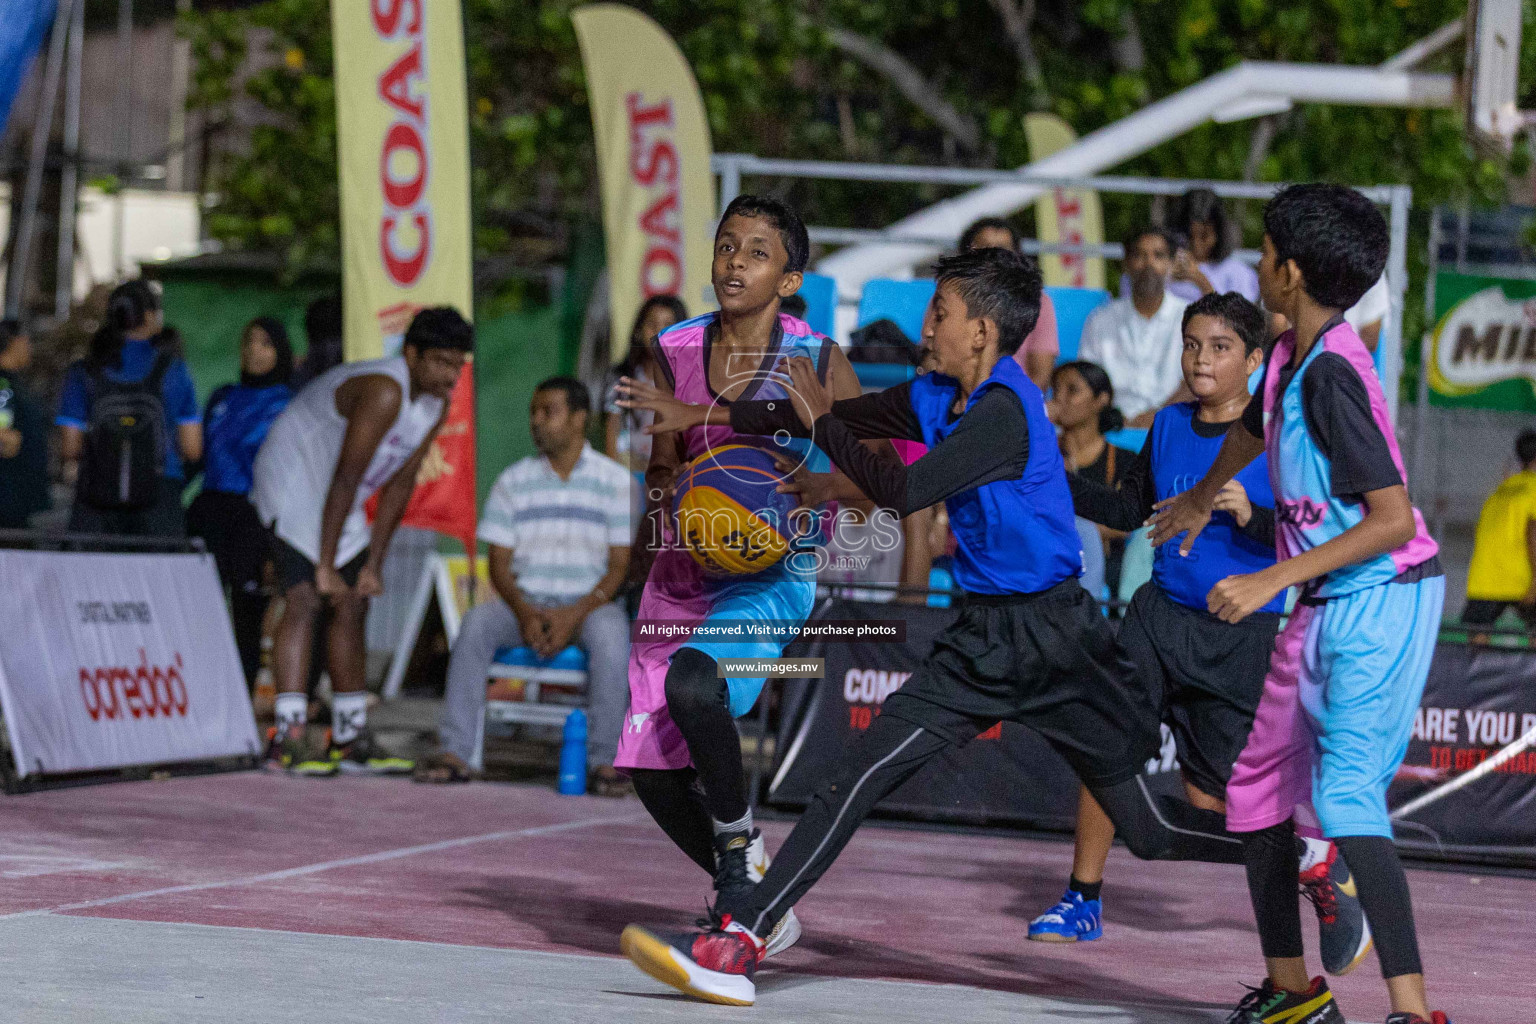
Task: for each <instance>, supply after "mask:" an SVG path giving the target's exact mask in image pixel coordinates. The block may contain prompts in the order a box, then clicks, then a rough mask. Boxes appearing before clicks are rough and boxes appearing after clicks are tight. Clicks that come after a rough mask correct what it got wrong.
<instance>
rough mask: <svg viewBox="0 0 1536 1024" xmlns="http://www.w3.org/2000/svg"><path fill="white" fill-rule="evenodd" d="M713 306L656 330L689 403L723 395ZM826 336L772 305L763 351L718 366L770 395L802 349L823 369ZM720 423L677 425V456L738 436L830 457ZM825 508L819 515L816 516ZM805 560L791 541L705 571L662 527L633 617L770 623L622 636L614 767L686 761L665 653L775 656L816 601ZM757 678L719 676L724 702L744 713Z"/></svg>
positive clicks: (784, 385) (668, 371)
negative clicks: (733, 572) (714, 370)
mask: <svg viewBox="0 0 1536 1024" xmlns="http://www.w3.org/2000/svg"><path fill="white" fill-rule="evenodd" d="M718 323H719V315H718V314H715V313H708V314H706V315H704V316H699V317H694V318H693V319H691V320H684V321H683V322H682V323H679V324H675V325H674V326H672V327H670V328H668V329H667V330H666V331H663V332H662V333H661V334H660V335H659V336H658V337H657V339H656V346H655V349H656V355H657V362H658V364H659V365H660V366H661V371H662V373H663V374H664V375H665V376H666V378H667V381H668V383H670V384H671V385H672V393H673V394H674V395H676V396H677V397H678V398H679V399H681V400H682V401H684V402H688V403H690V404H694V405H716V404H721V405H729V402H728V401H727V400H725V399H722V398H720V396H719V395H718V394H717V393H716V391H715V389H714V387H713V386H711V384H710V380H709V364H710V359H711V355H712V348H713V343H714V338H715V334H716V331H717V330H718ZM834 344H835V343H834V342H832V341H831V340H829V339H827V338H825V337H823V336H821V335H819V334H817V333H815V332H814V331H812V330H811V329H810V328H809V327H807V326H806V325H805V323H804V322H803V321H800V320H797V319H795V318H794V317H792V316H787V315H780V317H779V322H778V324H777V325H776V327H775V329H774V332H773V340H772V343H771V344H770V346H769V349H768V352H767V353H766V354H765V355H760V356H753V357H750V359H749V360H748V361H747V362H745V363H744V364H743V365H742V366H739V367H738V366H726V367H725V371H726V377H727V379H728V380H729V382H730V383H731V384H735V383H736V382H737V381H745V384H746V386H745V387H744V388H743V389H742V391H741V393H740V394H739V395H738V396H737V400H738V401H752V400H756V401H774V400H776V399H787V398H788V396H789V390H788V386H789V377H788V375H787V374H786V373H784V372H782V371H780V370H779V369H778V368H777V366H778V363H779V362H780V360H783V359H787V358H789V357H790V356H805V357H807V358H809V359H811V360H813V361H814V362H815V364H816V368H817V372H818V374H819V375H820V376H821V378H822V379H823V380H825V379H826V369H827V360H828V359H829V358H830V356H831V347H832V346H833V345H834ZM720 420H721V422H720V423H718V424H717V423H710V424H709V425H707V426H703V427H693V428H690V429H689V430H687V431H685V432H684V434H683V440H684V445H685V457H686V458H688V459H693V458H696V457H697V456H699V455H702V454H703V453H704V452H706V451H709V450H710V449H711V448H718V447H720V446H721V445H726V444H736V443H747V444H754V445H758V446H761V447H764V448H768V449H769V450H774V449H777V450H779V451H783V452H793V453H794V454H795V455H796V457H798V458H799V459H801V460H803V461H804V463H805V466H806V468H807V469H809V470H810V471H811V472H816V473H824V472H827V470H828V469H829V468H830V466H831V463H830V461H829V460H828V459H827V456H826V454H825V453H824V452H822V451H821V449H819V448H817V447H816V446H815V445H813V444H811V443H810V441H808V440H806V439H804V438H794V437H788V436H781V437H775V438H764V437H759V436H756V435H742V434H738V433H737V432H736V431H734V430H732V429H731V427H730V425H729V417H728V416H724V415H722V416H721V417H720ZM825 519H826V516H823V517H822V520H823V522H824V521H825ZM820 542H821V537H820V536H819V535H811V536H804V537H801V538H798V540H797V546H801V547H809V546H812V545H815V544H818V543H820ZM814 569H815V566H814V560H812V559H810V558H804V559H802V558H797V557H796V554H795V552H794V551H793V550H792V551H791V552H790V554H788V555H786V556H785V557H784V558H783V559H782V560H780V561H779V563H778V564H776V565H773V566H770V567H769V568H767V569H765V570H763V571H762V572H759V573H753V574H751V575H745V576H730V577H718V576H709V575H707V574H706V573H705V572H704V570H703V569H702V568H700V566H699V564H698V563H697V562H695V561H694V560H693V558H692V556H690V555H689V554H688V552H687V551H685V550H684V549H683V548H681V547H680V546H677V545H675V544H674V543H672V538H671V536H670V534H669V535H668V537H667V543H666V544H665V545H664V547H663V550H661V551H660V552H659V553H658V554H657V556H656V560H655V562H654V563H653V564H652V566H651V571H650V575H649V576H647V577H646V581H645V589H644V591H643V592H642V593H641V596H640V609H639V615H638V616H637V626H641V627H643V626H644V625H645V624H646V623H647V622H667V623H691V624H693V625H691V626H689V627H688V628H690V629H695V630H696V629H698V627H699V626H703V625H706V624H714V625H719V624H722V623H726V622H732V623H740V622H751V623H754V624H760V625H769V626H771V627H774V628H772V629H770V630H768V631H754V632H752V633H751V635H750V636H748V637H745V638H743V639H728V640H719V639H713V638H711V637H709V636H705V635H703V634H702V632H695V633H692V634H688V635H684V636H673V637H669V638H668V639H665V640H643V639H640V638H639V637H637V638H636V639H635V640H634V642H632V643H631V645H630V655H629V713H628V715H627V716H626V718H625V722H624V730H623V733H622V734H621V735H620V738H619V752H618V756H617V758H615V760H614V765H615V766H616V767H618V768H683V767H686V766H688V765H689V764H690V763H691V758H690V756H689V753H688V744H687V743H686V742H685V741H684V739H683V736H682V733H681V732H679V731H678V728H677V725H676V724H675V723H674V722H673V721H672V718H671V715H670V714H669V713H668V711H667V702H666V676H667V669H668V668H669V667H670V666H671V663H672V655H674V654H675V653H677V651H678V649H679V648H682V647H691V648H694V649H695V650H698V651H701V652H703V653H704V654H707V655H709V656H710V657H711V658H715V659H716V660H719V659H720V658H777V657H778V656H779V655H780V654H782V653H783V650H784V646H785V644H787V643H788V642H789V641H790V640H791V639H792V638H793V635H794V632H795V631H796V630H798V629H799V627H800V626H801V625H802V624H803V623H804V622H805V620H806V619H807V618H808V617H809V616H810V613H811V610H812V608H813V607H814V605H815V602H816V576H815V571H814ZM766 681H767V680H766V678H761V679H742V678H732V679H728V680H726V681H725V682H726V686H727V691H728V694H729V698H730V709H731V713H732V714H734V715H738V716H740V715H744V714H746V713H747V712H748V711H749V710H751V708H752V705H753V704H754V703H756V701H757V697H758V694H759V693H761V692H762V688H763V684H764V683H765V682H766Z"/></svg>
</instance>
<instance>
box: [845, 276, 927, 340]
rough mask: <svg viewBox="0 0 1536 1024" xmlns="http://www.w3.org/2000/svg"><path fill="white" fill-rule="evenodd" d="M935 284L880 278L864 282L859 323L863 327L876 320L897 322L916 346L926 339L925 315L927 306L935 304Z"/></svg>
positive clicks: (924, 281) (924, 280) (860, 300)
mask: <svg viewBox="0 0 1536 1024" xmlns="http://www.w3.org/2000/svg"><path fill="white" fill-rule="evenodd" d="M933 291H934V283H933V280H932V279H931V278H924V279H922V280H917V281H891V280H888V279H886V278H881V277H877V278H875V279H874V280H872V281H866V282H865V283H864V294H863V295H861V296H859V323H858V326H860V327H863V326H865V325H867V324H872V323H874V322H875V321H876V320H891V321H894V322H895V324H896V326H897V327H900V328H901V330H902V333H903V334H905V335H906V336H907V337H908V338H910V339H911V340H912V342H913V344H921V343H922V339H923V315H924V314H925V313H927V312H928V303H929V302H931V301H933Z"/></svg>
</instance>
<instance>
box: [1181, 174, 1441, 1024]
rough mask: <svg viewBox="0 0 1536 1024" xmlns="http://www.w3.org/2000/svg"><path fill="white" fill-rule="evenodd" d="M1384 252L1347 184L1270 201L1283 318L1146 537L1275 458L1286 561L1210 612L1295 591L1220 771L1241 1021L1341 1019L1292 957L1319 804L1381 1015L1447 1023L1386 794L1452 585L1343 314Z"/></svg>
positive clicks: (1401, 1022)
mask: <svg viewBox="0 0 1536 1024" xmlns="http://www.w3.org/2000/svg"><path fill="white" fill-rule="evenodd" d="M1386 259H1387V225H1386V221H1385V220H1384V219H1383V218H1382V216H1381V213H1380V212H1379V211H1378V210H1377V209H1376V207H1375V206H1373V205H1372V204H1371V202H1370V201H1369V200H1367V199H1366V198H1365V197H1364V196H1362V195H1360V193H1358V192H1355V191H1354V190H1353V189H1348V188H1345V187H1343V186H1340V185H1298V186H1293V187H1291V188H1288V189H1285V190H1284V191H1282V192H1281V193H1280V194H1279V195H1277V196H1276V197H1275V198H1274V199H1272V200H1271V201H1270V203H1269V205H1268V206H1266V207H1265V209H1264V248H1263V258H1262V259H1261V260H1260V262H1259V289H1260V291H1261V292H1262V293H1263V296H1264V304H1265V305H1266V306H1267V307H1268V308H1269V309H1270V310H1271V311H1273V312H1275V313H1279V314H1280V315H1282V316H1284V317H1285V318H1286V319H1288V320H1289V321H1290V323H1291V325H1292V328H1291V330H1289V331H1287V332H1286V333H1284V334H1282V335H1281V336H1280V337H1279V338H1278V339H1276V341H1275V347H1274V349H1273V351H1271V353H1270V356H1269V361H1268V366H1267V367H1266V369H1265V374H1264V386H1263V389H1262V391H1261V392H1260V393H1259V394H1258V395H1255V396H1254V398H1253V400H1252V401H1251V402H1250V403H1249V405H1248V409H1247V411H1246V412H1245V413H1244V415H1243V417H1242V419H1241V420H1239V421H1238V422H1237V423H1235V424H1233V425H1232V428H1231V429H1230V430H1229V431H1228V432H1227V436H1226V440H1225V441H1224V443H1223V445H1222V449H1221V453H1220V454H1219V455H1218V456H1217V457H1216V461H1215V463H1214V464H1213V465H1212V466H1211V468H1210V470H1209V471H1208V472H1207V473H1206V474H1205V477H1204V479H1202V480H1201V481H1200V482H1199V483H1198V484H1196V485H1195V486H1194V487H1192V488H1190V489H1189V490H1187V491H1184V492H1183V493H1182V494H1179V495H1178V496H1177V497H1174V498H1171V499H1168V500H1166V501H1163V502H1160V503H1159V506H1158V508H1159V512H1158V516H1157V519H1156V520H1155V525H1154V527H1153V535H1152V541H1153V543H1154V544H1161V543H1164V542H1167V541H1170V540H1172V539H1174V538H1175V537H1177V536H1179V535H1180V534H1184V535H1185V539H1184V542H1183V544H1182V545H1181V546H1180V550H1181V552H1182V553H1185V554H1187V553H1188V552H1189V551H1190V550H1191V549H1192V547H1193V546H1194V544H1195V543H1196V540H1197V538H1199V536H1200V534H1201V531H1203V530H1204V529H1205V528H1206V526H1207V524H1208V523H1209V522H1210V518H1211V510H1212V509H1213V507H1214V506H1215V503H1216V496H1217V494H1218V493H1219V492H1220V490H1221V487H1222V485H1223V484H1225V483H1226V482H1227V481H1228V480H1230V479H1231V478H1232V477H1233V475H1234V474H1236V473H1237V472H1238V471H1239V470H1240V469H1241V468H1242V467H1243V466H1245V465H1247V464H1248V463H1249V462H1250V461H1251V460H1252V459H1254V458H1255V457H1256V456H1258V455H1260V454H1261V453H1264V452H1268V455H1269V474H1270V482H1271V485H1272V487H1273V489H1274V494H1275V512H1276V521H1277V529H1278V533H1279V537H1278V540H1279V544H1278V549H1279V550H1278V553H1279V561H1277V562H1276V563H1275V564H1274V565H1273V566H1271V567H1269V568H1267V569H1262V570H1260V571H1258V572H1252V573H1247V574H1243V575H1234V576H1228V577H1227V578H1225V579H1223V580H1221V581H1220V582H1218V583H1217V584H1216V585H1215V586H1214V587H1213V588H1212V589H1211V592H1210V596H1209V597H1208V598H1207V606H1208V607H1209V609H1210V610H1211V612H1212V613H1214V614H1216V615H1218V616H1219V617H1220V618H1222V619H1223V620H1225V621H1227V622H1233V623H1236V622H1241V621H1242V620H1244V619H1246V618H1248V617H1249V616H1250V615H1252V614H1253V613H1255V612H1256V611H1258V610H1259V609H1260V608H1262V607H1264V605H1265V604H1267V603H1268V602H1269V601H1270V600H1272V599H1273V598H1274V597H1275V595H1276V594H1279V593H1280V592H1282V591H1283V590H1285V588H1286V587H1292V586H1299V587H1301V588H1302V592H1301V594H1302V596H1301V598H1300V600H1299V601H1298V602H1297V605H1296V609H1295V611H1294V613H1293V614H1292V616H1291V619H1290V622H1289V623H1288V624H1287V625H1286V627H1285V629H1284V631H1282V632H1281V634H1280V636H1279V639H1278V640H1277V641H1276V644H1275V653H1274V657H1273V659H1272V660H1271V662H1270V667H1269V675H1268V677H1267V678H1266V680H1265V683H1264V694H1263V697H1262V698H1261V699H1260V702H1259V707H1258V712H1257V714H1256V716H1255V719H1254V725H1253V731H1252V733H1250V734H1249V737H1248V743H1247V745H1246V746H1245V747H1244V748H1243V752H1242V754H1241V755H1240V756H1239V757H1238V759H1237V764H1236V765H1235V766H1234V767H1233V770H1232V779H1231V781H1230V782H1229V783H1228V785H1227V821H1228V823H1229V824H1230V826H1231V828H1232V829H1233V830H1234V831H1236V832H1240V833H1242V834H1243V841H1244V845H1245V848H1246V851H1247V856H1246V861H1247V865H1248V888H1249V895H1250V897H1251V898H1252V900H1253V910H1254V917H1255V918H1256V919H1257V922H1258V927H1259V942H1260V945H1261V947H1262V949H1263V952H1264V959H1265V964H1266V967H1267V968H1268V970H1267V976H1266V977H1265V979H1264V982H1263V984H1262V985H1261V986H1260V987H1259V988H1258V989H1256V990H1254V991H1253V992H1252V993H1250V994H1249V996H1248V997H1247V998H1245V999H1244V1000H1243V1001H1242V1002H1241V1003H1240V1004H1239V1005H1238V1007H1237V1009H1236V1010H1235V1011H1234V1012H1233V1014H1232V1016H1231V1018H1230V1020H1231V1021H1232V1022H1233V1024H1276V1022H1285V1024H1289V1022H1292V1021H1300V1020H1305V1021H1308V1022H1313V1021H1315V1022H1317V1024H1343V1021H1344V1015H1343V1013H1341V1012H1340V1011H1339V1008H1338V1006H1337V1005H1336V1004H1334V1002H1333V997H1332V996H1331V994H1330V993H1329V992H1328V990H1327V987H1326V986H1325V985H1323V984H1322V979H1321V978H1317V979H1310V980H1309V978H1308V976H1307V969H1306V961H1305V959H1304V958H1303V956H1302V942H1301V923H1300V917H1299V913H1298V910H1297V905H1296V896H1295V884H1296V882H1295V879H1296V869H1297V846H1296V840H1295V829H1296V827H1297V826H1299V825H1301V824H1303V818H1306V819H1312V818H1314V816H1315V823H1320V824H1321V827H1322V832H1323V833H1324V834H1325V835H1326V836H1327V837H1329V838H1330V839H1332V840H1333V841H1334V842H1335V843H1336V844H1337V846H1338V848H1339V851H1340V853H1341V854H1342V855H1343V858H1344V860H1345V862H1346V863H1347V864H1348V865H1349V870H1350V872H1351V873H1352V874H1353V875H1354V879H1355V885H1356V888H1357V889H1358V891H1359V897H1360V904H1361V906H1362V907H1363V908H1364V910H1365V917H1366V919H1367V920H1368V921H1369V922H1370V927H1371V931H1372V933H1374V936H1375V941H1376V951H1377V955H1378V956H1379V958H1380V961H1381V972H1382V976H1383V977H1384V978H1385V979H1386V983H1387V990H1388V992H1389V995H1390V997H1391V1001H1392V1010H1393V1012H1392V1015H1391V1016H1390V1017H1388V1018H1387V1021H1388V1024H1431V1022H1433V1024H1446V1019H1445V1016H1444V1014H1441V1013H1438V1012H1437V1013H1434V1014H1431V1013H1430V1011H1429V1009H1428V1006H1427V1004H1426V1001H1425V996H1424V974H1423V968H1422V967H1421V965H1420V961H1419V947H1418V938H1417V936H1416V935H1415V932H1414V924H1413V909H1412V906H1411V903H1410V900H1409V895H1408V879H1407V876H1406V875H1405V874H1404V872H1403V867H1402V864H1401V863H1400V862H1399V861H1398V857H1397V850H1396V848H1395V847H1394V846H1393V845H1392V822H1391V819H1390V818H1389V817H1388V814H1387V801H1386V796H1387V786H1388V785H1389V784H1390V783H1391V781H1392V777H1393V775H1394V774H1395V773H1396V771H1397V768H1398V765H1400V764H1401V763H1402V760H1403V754H1404V753H1405V752H1406V751H1407V748H1408V739H1409V735H1410V733H1411V731H1412V729H1413V720H1414V715H1415V712H1416V711H1417V710H1418V707H1419V699H1420V697H1421V696H1422V694H1423V692H1424V681H1425V679H1426V677H1427V676H1428V674H1429V664H1430V659H1431V657H1432V655H1433V653H1434V645H1435V640H1436V638H1437V636H1438V633H1439V626H1440V611H1441V605H1442V603H1443V601H1444V597H1445V579H1444V577H1443V575H1442V573H1441V569H1440V560H1439V557H1438V548H1437V546H1436V544H1435V542H1434V541H1433V540H1432V539H1431V538H1430V536H1429V534H1428V532H1427V531H1426V530H1425V528H1424V521H1423V518H1422V517H1421V516H1420V515H1419V513H1418V511H1417V510H1416V509H1415V508H1414V507H1413V505H1412V504H1411V503H1410V502H1409V500H1408V491H1407V487H1406V485H1405V477H1404V474H1403V460H1402V456H1401V455H1400V454H1399V452H1398V448H1397V441H1396V439H1395V438H1394V437H1393V433H1392V425H1391V422H1390V420H1389V419H1388V417H1387V410H1386V401H1385V399H1384V397H1383V395H1382V390H1381V384H1380V383H1379V382H1378V381H1377V379H1376V373H1375V368H1374V366H1373V365H1372V363H1371V357H1370V353H1369V352H1367V351H1366V348H1365V345H1364V344H1363V343H1362V342H1361V340H1360V338H1359V336H1358V335H1356V333H1355V331H1354V328H1352V327H1350V326H1349V324H1348V323H1347V322H1346V321H1345V320H1344V315H1343V314H1344V310H1346V309H1348V308H1349V307H1350V306H1352V305H1354V304H1355V303H1356V302H1357V301H1359V299H1360V296H1361V295H1363V294H1364V293H1365V291H1366V289H1368V288H1369V287H1370V286H1371V284H1372V282H1374V281H1375V280H1376V279H1377V278H1378V277H1380V276H1381V272H1382V268H1383V267H1384V266H1385V264H1386ZM1303 811H1304V812H1306V813H1305V814H1303V813H1302V812H1303ZM1293 819H1294V821H1295V825H1293ZM1309 823H1313V822H1309Z"/></svg>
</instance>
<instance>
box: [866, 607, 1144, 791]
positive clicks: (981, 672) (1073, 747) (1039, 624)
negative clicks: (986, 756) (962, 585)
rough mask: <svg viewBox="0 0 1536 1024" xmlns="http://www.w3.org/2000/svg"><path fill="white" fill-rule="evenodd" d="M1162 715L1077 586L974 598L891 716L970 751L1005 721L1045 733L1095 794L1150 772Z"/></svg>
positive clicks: (896, 699)
mask: <svg viewBox="0 0 1536 1024" xmlns="http://www.w3.org/2000/svg"><path fill="white" fill-rule="evenodd" d="M1159 712H1160V708H1159V706H1158V703H1157V701H1156V700H1154V699H1153V697H1152V696H1151V694H1150V693H1149V692H1148V690H1147V689H1146V687H1145V686H1144V685H1142V682H1141V679H1140V678H1139V677H1138V676H1137V674H1136V670H1135V666H1133V665H1132V664H1131V663H1130V662H1129V661H1128V660H1127V659H1126V658H1125V656H1124V655H1123V654H1122V653H1121V652H1120V648H1119V646H1118V645H1117V644H1116V643H1115V637H1114V632H1113V630H1112V629H1111V628H1110V625H1109V622H1108V621H1107V620H1106V619H1105V618H1104V616H1103V615H1102V614H1100V612H1099V609H1098V605H1096V604H1095V603H1094V601H1093V599H1092V598H1091V597H1090V596H1089V595H1088V592H1087V591H1086V590H1084V589H1083V588H1082V585H1081V584H1079V583H1078V582H1077V580H1076V579H1069V580H1065V581H1063V582H1061V583H1058V584H1057V585H1056V586H1054V587H1052V588H1051V589H1049V590H1043V591H1041V592H1040V593H1038V594H1020V595H1009V596H1006V597H985V596H978V595H970V596H967V597H966V598H964V600H963V601H962V604H961V609H960V616H959V618H957V619H956V620H955V621H954V623H953V624H951V625H950V626H949V627H948V628H947V629H945V630H944V631H943V632H942V633H940V634H939V635H938V637H937V638H936V639H935V640H934V647H933V653H932V654H930V655H929V656H928V658H927V660H925V661H924V662H923V664H922V666H921V667H920V668H919V669H918V670H917V671H916V672H914V673H912V676H911V678H910V679H908V680H907V681H906V683H905V684H904V685H903V686H902V687H901V689H899V690H897V691H896V692H895V693H893V694H891V696H890V697H888V698H887V699H886V701H885V706H884V709H883V711H882V714H884V715H894V716H896V717H897V718H900V719H901V720H903V721H906V722H910V723H912V724H913V725H917V726H921V727H922V728H924V729H926V730H928V731H929V732H932V733H935V734H937V735H939V736H942V737H944V738H946V739H949V740H951V741H952V742H954V743H957V744H959V743H966V742H968V741H970V740H971V739H973V738H975V737H976V736H977V735H978V734H979V733H982V732H984V731H986V730H987V729H989V728H991V727H992V726H993V725H994V724H995V723H997V722H999V721H1008V722H1017V723H1019V724H1020V725H1024V726H1028V727H1029V728H1030V729H1033V730H1034V731H1035V732H1037V733H1039V734H1040V735H1041V736H1042V737H1043V738H1044V739H1045V740H1046V741H1047V742H1048V743H1050V744H1051V746H1052V747H1054V748H1055V750H1056V752H1057V753H1059V754H1061V756H1062V757H1064V758H1066V760H1067V763H1068V764H1070V765H1071V766H1072V769H1073V771H1075V772H1076V773H1077V775H1078V777H1079V778H1080V779H1082V780H1083V781H1084V782H1085V783H1087V784H1089V785H1090V786H1112V785H1115V784H1116V783H1119V782H1123V781H1125V780H1126V779H1129V778H1131V777H1132V776H1134V775H1136V774H1137V773H1138V772H1140V771H1141V770H1142V766H1143V765H1144V764H1145V762H1146V761H1147V759H1148V758H1150V757H1152V756H1154V755H1155V754H1156V753H1157V751H1158V749H1159V747H1160V746H1161V739H1162V730H1161V729H1160V728H1159V724H1158V722H1159Z"/></svg>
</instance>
